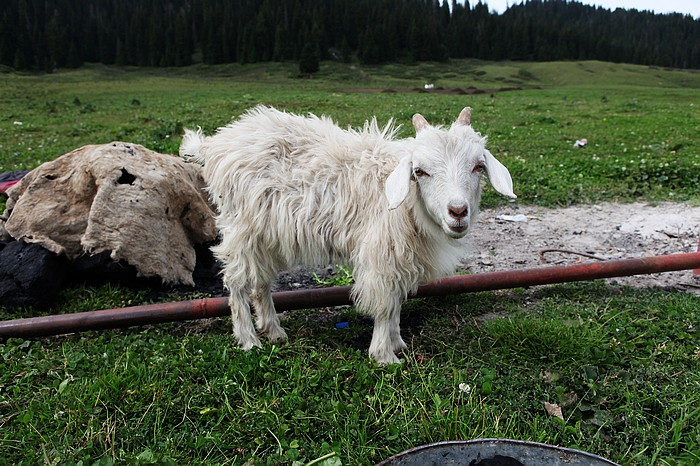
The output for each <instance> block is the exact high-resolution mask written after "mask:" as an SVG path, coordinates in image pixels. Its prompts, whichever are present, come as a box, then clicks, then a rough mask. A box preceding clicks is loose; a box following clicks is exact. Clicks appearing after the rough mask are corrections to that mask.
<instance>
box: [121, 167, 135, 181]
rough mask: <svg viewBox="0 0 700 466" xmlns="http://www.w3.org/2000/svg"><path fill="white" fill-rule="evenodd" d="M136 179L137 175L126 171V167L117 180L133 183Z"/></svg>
mask: <svg viewBox="0 0 700 466" xmlns="http://www.w3.org/2000/svg"><path fill="white" fill-rule="evenodd" d="M135 180H136V177H135V176H134V175H132V174H131V173H129V172H128V171H126V168H122V174H121V176H120V177H119V179H118V180H117V183H119V184H128V185H133V184H134V181H135Z"/></svg>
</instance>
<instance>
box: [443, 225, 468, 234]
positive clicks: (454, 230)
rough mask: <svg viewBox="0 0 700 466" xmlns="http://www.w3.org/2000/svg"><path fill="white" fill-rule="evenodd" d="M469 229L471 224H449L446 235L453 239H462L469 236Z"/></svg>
mask: <svg viewBox="0 0 700 466" xmlns="http://www.w3.org/2000/svg"><path fill="white" fill-rule="evenodd" d="M468 229H469V224H467V223H462V222H460V223H457V224H454V225H450V224H448V225H447V231H446V233H447V234H448V235H449V236H451V237H452V238H461V237H462V236H464V235H466V234H467V230H468Z"/></svg>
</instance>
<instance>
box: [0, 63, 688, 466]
mask: <svg viewBox="0 0 700 466" xmlns="http://www.w3.org/2000/svg"><path fill="white" fill-rule="evenodd" d="M295 74H296V65H294V64H270V65H265V66H239V65H230V66H217V67H202V66H197V67H192V68H188V69H173V70H139V69H124V68H112V67H102V66H89V67H86V68H83V69H80V70H76V71H70V72H61V73H57V74H51V75H42V76H31V75H18V74H0V171H5V170H13V169H22V168H24V169H31V168H34V167H36V166H38V165H39V164H40V163H42V162H45V161H48V160H51V159H53V158H55V157H57V156H59V155H61V154H63V153H66V152H68V151H70V150H73V149H75V148H78V147H80V146H82V145H85V144H98V143H106V142H110V141H112V140H124V141H128V142H132V143H139V144H143V145H145V146H147V147H149V148H151V149H155V150H158V151H161V152H168V153H176V152H177V148H178V145H179V141H180V137H181V133H182V128H183V127H195V126H197V125H201V126H202V127H203V128H204V130H205V131H206V132H212V131H214V130H215V129H216V128H217V127H219V126H221V125H225V124H227V123H228V122H229V121H230V120H231V118H232V117H234V116H236V115H238V114H240V113H241V112H242V111H244V110H245V109H246V108H248V107H250V106H252V105H255V104H257V103H260V102H262V103H267V104H272V105H276V106H278V107H281V108H285V109H287V110H291V111H295V112H307V111H313V112H314V113H317V114H321V113H325V114H328V115H331V116H332V117H333V118H334V119H335V120H336V121H338V122H339V124H341V125H343V126H347V125H352V126H359V125H361V124H362V123H363V122H364V120H365V119H366V118H368V117H370V116H372V115H377V117H378V119H379V120H380V122H386V121H387V120H388V119H389V118H395V119H396V121H397V123H400V124H402V125H404V126H403V129H402V131H401V135H403V136H409V135H411V133H412V130H411V127H410V118H411V116H412V115H413V113H415V112H417V111H418V112H421V113H422V114H423V115H424V116H426V117H427V118H428V120H429V121H430V122H431V123H439V124H449V123H451V121H452V120H453V119H454V118H455V117H456V116H457V114H458V113H459V111H460V109H461V108H462V107H464V106H466V105H469V106H472V107H473V108H474V117H473V124H474V126H475V128H476V129H477V130H479V131H482V132H483V133H484V134H487V135H488V136H489V147H490V148H491V150H492V152H493V153H494V154H495V155H496V157H497V158H499V160H501V161H502V162H503V163H504V164H505V165H506V166H507V167H509V169H510V171H511V173H512V175H513V179H514V184H515V191H516V193H517V194H518V196H519V200H518V202H521V203H535V204H541V205H547V206H552V207H555V206H562V205H569V204H573V203H591V202H600V201H613V202H624V201H631V200H639V199H642V200H648V201H651V202H654V201H661V200H679V201H686V202H689V203H693V204H697V203H698V202H699V201H700V196H699V195H698V191H697V185H698V176H699V173H700V167H699V164H700V150H699V145H698V141H700V113H699V111H698V105H700V101H698V99H697V93H698V89H700V73H697V72H681V71H676V70H663V69H655V68H647V67H640V66H631V65H614V64H609V63H600V62H583V63H575V62H572V63H536V64H535V63H488V62H478V61H457V62H454V63H452V64H449V65H443V64H431V63H426V64H418V65H415V66H399V65H387V66H383V67H372V68H360V67H349V66H347V65H340V64H333V63H327V64H323V66H322V70H321V72H319V73H318V74H317V75H316V76H315V79H313V80H300V79H297V78H296V77H295ZM425 82H433V83H435V85H436V86H441V87H444V88H446V89H450V88H462V89H466V88H467V87H469V86H474V87H477V88H480V89H488V90H491V89H498V88H501V87H520V88H522V90H519V91H508V92H500V93H493V94H492V93H491V92H487V93H485V94H476V95H433V94H419V93H410V94H409V93H406V94H402V93H362V94H360V93H348V92H344V91H343V90H344V89H349V88H361V87H364V88H376V89H389V88H392V89H399V88H409V89H411V88H418V87H421V86H422V85H423V84H424V83H425ZM15 121H18V122H22V125H15V124H13V123H14V122H15ZM582 137H585V138H587V139H588V141H589V145H588V147H587V148H585V149H574V148H573V147H572V145H573V142H574V141H575V140H576V139H579V138H582ZM503 202H507V201H504V200H503V199H501V198H500V197H499V196H497V195H495V194H494V193H493V192H492V191H491V190H490V189H489V188H488V186H487V187H486V192H485V196H484V203H485V205H486V206H495V205H498V204H500V203H503ZM2 207H3V203H2V201H0V209H1V208H2ZM346 278H347V274H346V273H345V272H344V271H343V270H342V269H339V270H336V274H335V276H333V277H332V280H334V283H338V284H340V283H343V284H344V283H346V281H343V280H345V279H346ZM146 296H147V293H146V292H145V291H143V290H142V291H138V290H131V289H128V288H124V287H121V286H118V285H105V286H102V287H85V286H81V287H75V288H71V289H67V290H65V291H64V292H62V293H61V296H60V298H59V300H58V301H57V302H56V303H55V305H54V306H53V307H52V308H51V309H48V310H36V309H22V310H20V311H18V312H16V313H14V314H10V313H9V312H8V311H6V310H4V309H2V308H0V318H3V319H8V318H14V317H29V316H35V315H42V314H49V313H66V312H76V311H85V310H92V309H104V308H113V307H120V306H128V305H132V304H136V303H141V302H143V301H144V300H145V299H146ZM699 304H700V303H699V302H698V298H696V297H694V296H692V295H688V294H682V293H671V292H666V291H663V290H632V289H626V288H622V289H617V288H613V287H609V286H606V285H604V284H602V283H599V282H596V283H593V284H569V285H562V286H553V287H544V288H534V289H527V290H512V291H507V292H493V293H477V294H469V295H462V296H452V297H446V298H442V299H423V300H413V301H409V302H407V303H406V305H405V306H404V312H403V314H402V329H403V330H402V331H403V335H404V339H405V340H406V341H407V342H408V343H409V350H408V352H407V353H406V354H405V355H404V356H403V360H404V362H403V364H402V365H401V366H392V367H388V368H382V367H377V366H376V365H374V364H373V363H372V362H371V361H370V360H369V359H368V357H367V347H368V345H369V339H370V337H371V321H369V320H368V319H367V318H365V317H363V316H361V315H359V314H358V313H357V312H356V311H355V310H354V309H352V308H349V309H347V310H344V311H341V313H340V314H339V315H333V314H329V313H327V312H318V311H314V310H308V311H294V312H290V313H289V316H288V318H287V319H285V320H284V322H283V325H284V326H285V328H286V329H287V331H288V334H289V336H290V341H289V342H285V343H282V344H279V345H272V344H269V343H265V344H264V345H263V348H262V349H260V350H254V351H252V352H250V353H242V352H240V351H239V350H237V349H236V347H235V345H234V343H233V339H232V336H231V331H230V319H228V318H224V319H214V320H209V321H203V322H193V323H176V324H166V325H157V326H153V327H144V328H135V329H129V330H110V331H102V332H87V333H83V334H80V335H69V336H60V337H51V338H43V339H39V340H26V341H25V340H20V339H10V340H8V341H5V342H0V356H1V357H0V432H1V433H2V435H0V452H2V455H1V456H0V458H1V459H0V464H4V463H8V464H37V463H46V464H76V465H77V464H244V463H246V462H248V464H306V463H308V462H311V461H315V460H320V459H323V458H325V459H323V460H322V461H319V462H318V463H317V464H324V465H325V466H330V465H337V464H374V463H377V462H379V461H380V460H383V459H384V458H386V457H388V456H390V455H392V454H394V453H397V452H399V451H402V450H405V449H408V448H411V447H414V446H417V445H421V444H425V443H430V442H437V441H444V440H458V439H471V438H476V437H506V438H516V439H522V440H532V441H538V442H545V443H550V444H556V445H562V446H566V447H571V448H578V449H582V450H586V451H589V452H591V453H595V454H598V455H601V456H604V457H607V458H610V459H612V460H614V461H618V462H620V463H623V464H696V463H698V462H699V461H700V433H699V431H698V428H697V426H698V425H700V410H698V406H699V405H700V374H699V372H698V370H697V368H698V363H699V362H700V340H699V339H698V333H697V329H698V327H699V326H700V317H699V314H698V311H697V309H698V307H699ZM485 312H488V313H490V314H489V315H495V316H503V317H502V318H496V319H490V320H489V319H485V318H484V316H483V315H484V313H485ZM337 321H347V322H348V323H349V326H348V327H347V328H346V329H342V330H339V329H336V328H335V325H334V324H335V322H337ZM545 402H548V403H556V404H558V405H559V406H560V407H561V408H562V410H563V418H564V419H563V420H560V419H558V418H556V417H552V416H550V415H549V414H547V412H546V411H545V408H544V403H545Z"/></svg>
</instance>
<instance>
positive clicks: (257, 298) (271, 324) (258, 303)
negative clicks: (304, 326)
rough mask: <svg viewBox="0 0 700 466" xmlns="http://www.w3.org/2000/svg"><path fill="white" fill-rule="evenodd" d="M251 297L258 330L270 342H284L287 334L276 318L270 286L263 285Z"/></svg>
mask: <svg viewBox="0 0 700 466" xmlns="http://www.w3.org/2000/svg"><path fill="white" fill-rule="evenodd" d="M251 297H252V298H253V307H255V315H256V324H257V326H258V330H260V331H261V332H262V333H263V334H265V335H267V338H268V339H270V340H271V341H275V340H286V339H287V333H286V332H285V331H284V329H283V328H282V326H281V325H280V321H279V318H278V317H277V312H276V311H275V305H274V303H273V302H272V293H270V286H269V285H265V286H263V287H260V288H258V289H256V290H255V291H254V292H253V294H252V295H251Z"/></svg>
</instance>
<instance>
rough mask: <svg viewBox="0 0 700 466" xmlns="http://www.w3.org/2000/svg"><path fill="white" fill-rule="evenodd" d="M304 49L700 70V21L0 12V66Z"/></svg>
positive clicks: (394, 58) (458, 13)
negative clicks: (613, 63) (593, 62)
mask: <svg viewBox="0 0 700 466" xmlns="http://www.w3.org/2000/svg"><path fill="white" fill-rule="evenodd" d="M302 50H306V52H305V53H306V54H308V53H311V54H314V55H315V56H316V58H317V59H319V60H328V59H333V60H338V61H345V62H348V61H351V60H356V59H357V60H359V61H360V62H361V63H363V64H377V63H389V62H404V63H411V62H415V61H446V60H448V59H450V58H479V59H483V60H528V61H552V60H602V61H612V62H625V63H635V64H641V65H655V66H664V67H674V68H685V69H700V21H698V20H695V19H693V18H692V17H690V16H687V15H686V16H684V15H681V14H665V15H657V14H653V13H650V12H640V11H637V10H629V11H628V10H619V9H618V10H615V11H610V10H607V9H603V8H596V7H591V6H586V5H583V4H581V3H578V2H575V1H566V0H529V1H526V2H524V3H523V4H520V5H514V6H512V7H510V8H509V9H508V10H507V11H505V12H504V13H503V14H500V15H499V14H493V13H490V12H489V10H488V6H487V5H486V4H484V3H477V4H476V5H473V6H472V5H470V4H469V2H468V1H467V2H465V4H464V5H462V4H458V3H456V1H455V0H451V4H448V2H447V0H443V1H442V3H441V2H440V1H439V0H324V1H318V0H101V1H95V0H54V1H51V2H47V1H45V0H5V1H4V2H3V8H2V12H0V64H1V65H6V66H9V67H12V68H15V69H17V70H32V71H51V70H53V69H55V68H66V67H68V68H75V67H79V66H81V65H82V64H83V63H85V62H94V63H104V64H118V65H136V66H152V67H160V66H186V65H190V64H192V63H198V62H201V63H206V64H216V63H234V62H237V63H254V62H266V61H298V60H299V59H300V58H301V52H302ZM309 51H310V52H309ZM307 58H308V57H307Z"/></svg>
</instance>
